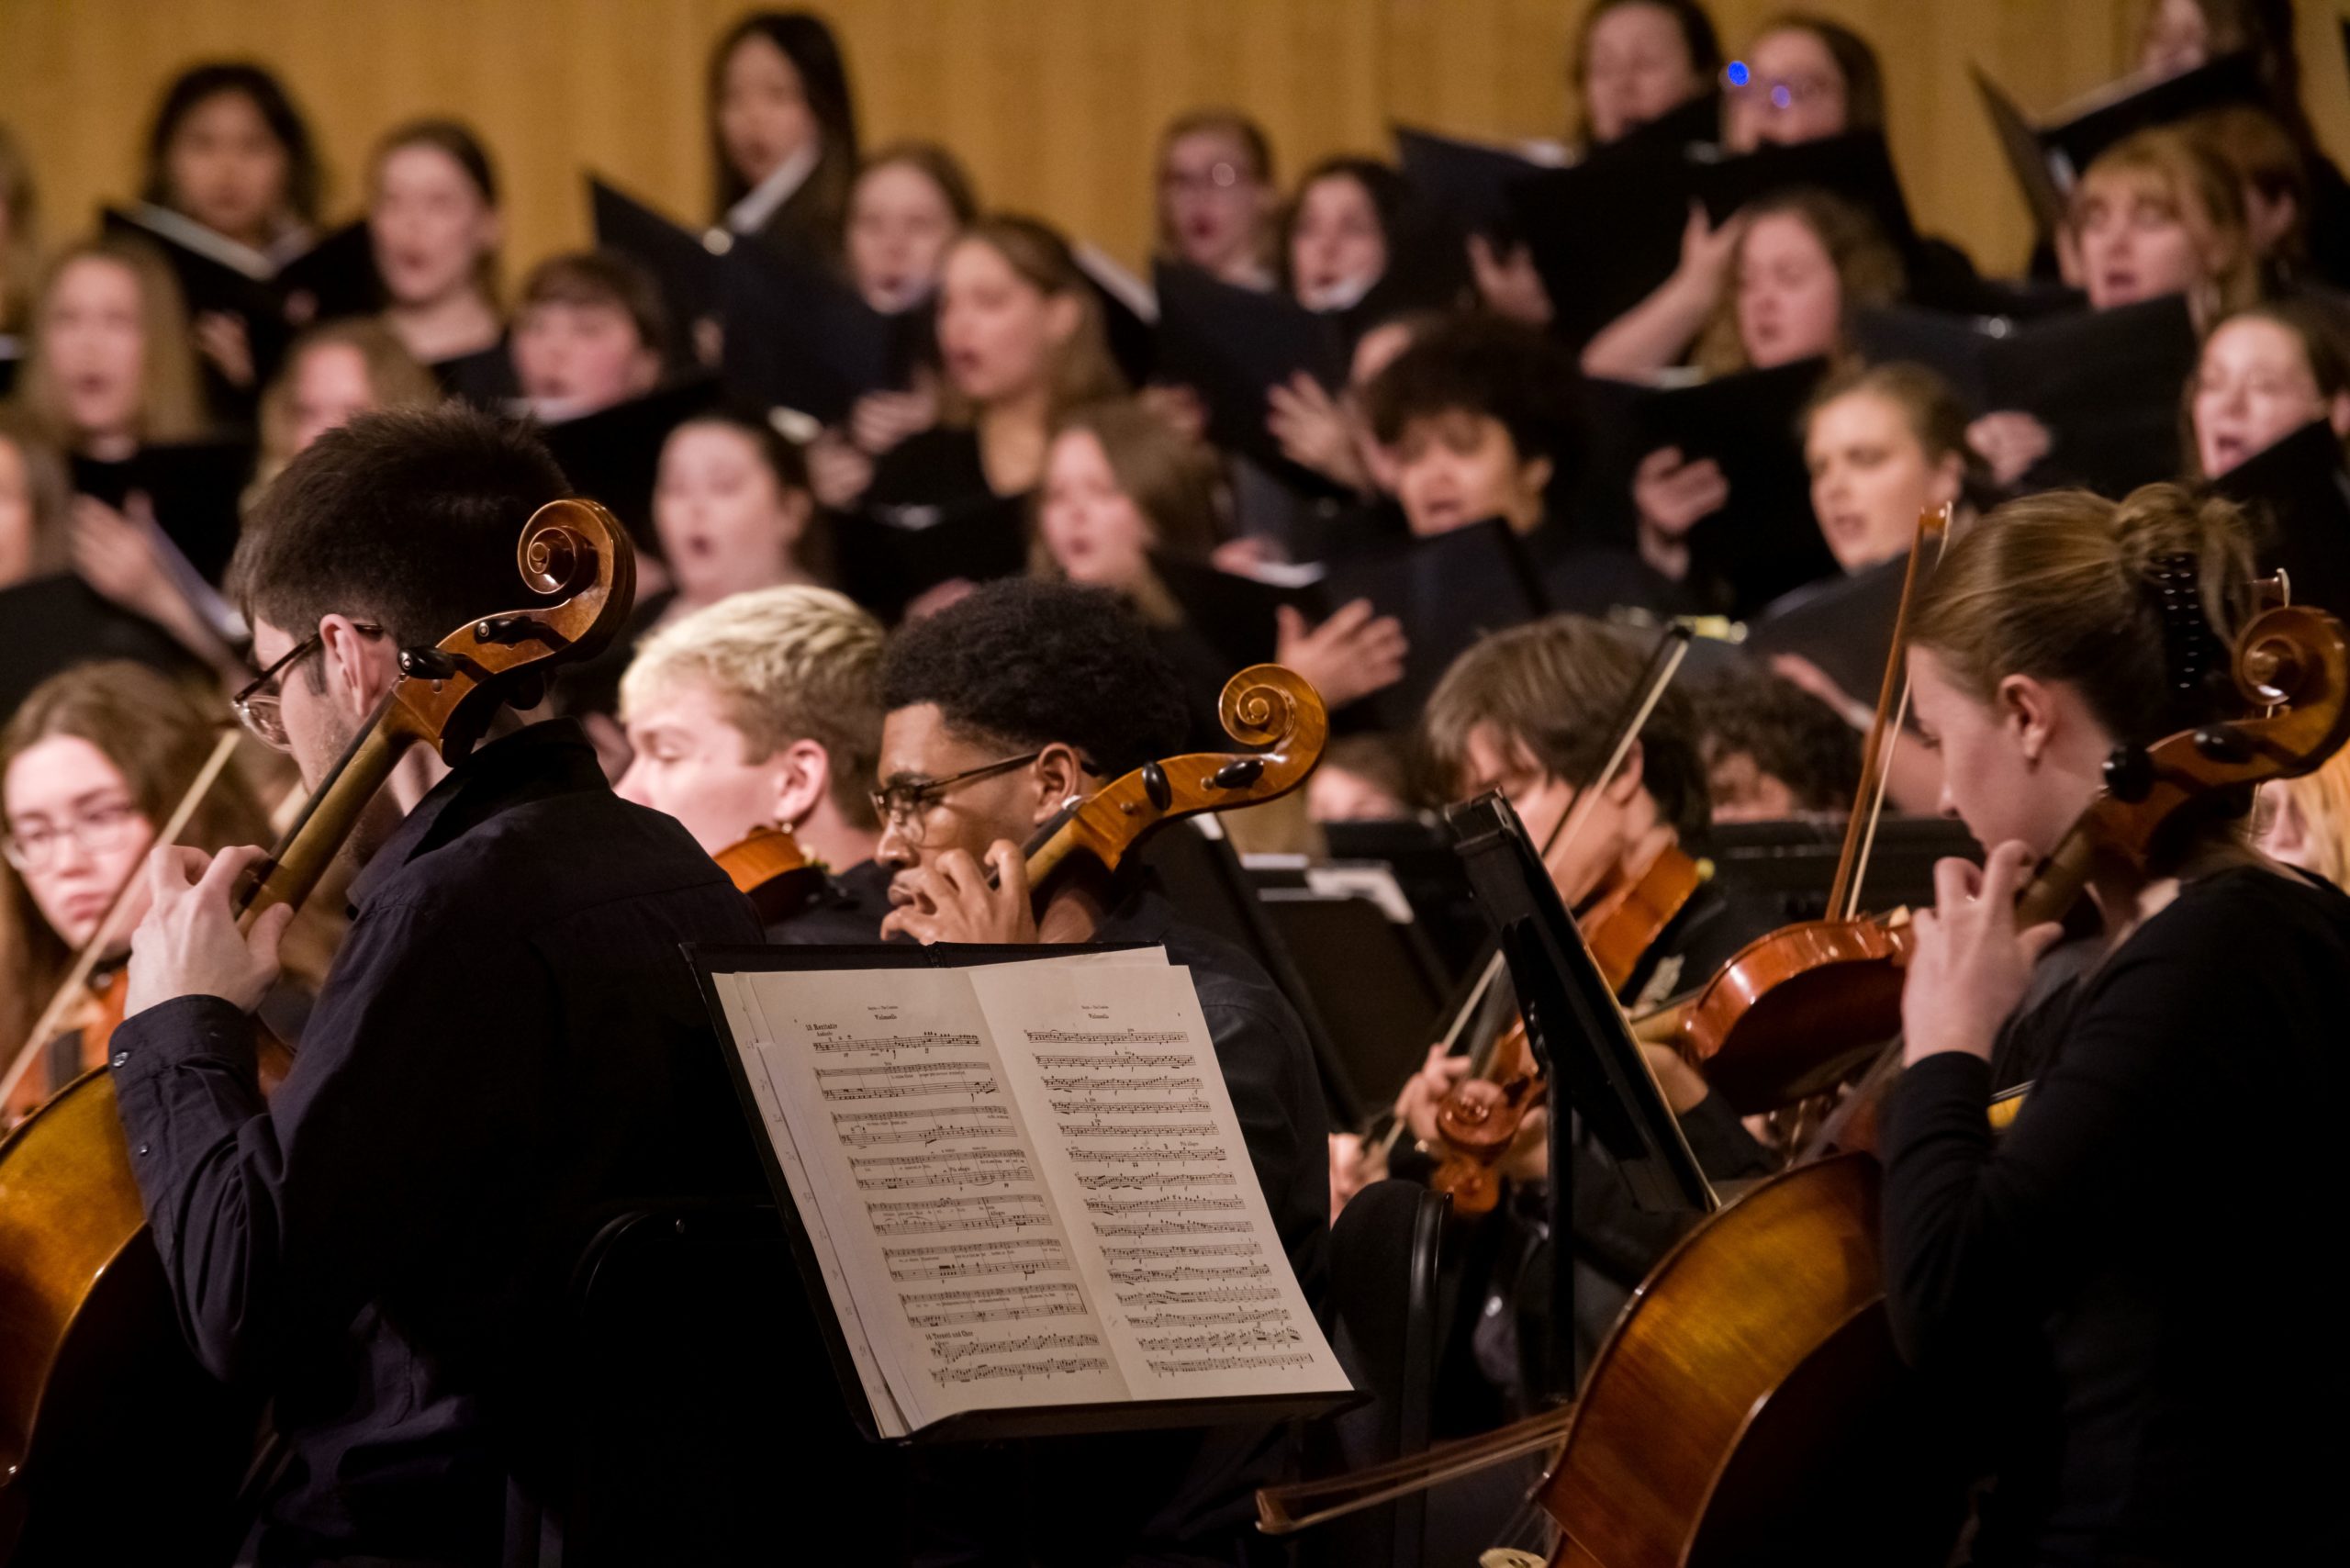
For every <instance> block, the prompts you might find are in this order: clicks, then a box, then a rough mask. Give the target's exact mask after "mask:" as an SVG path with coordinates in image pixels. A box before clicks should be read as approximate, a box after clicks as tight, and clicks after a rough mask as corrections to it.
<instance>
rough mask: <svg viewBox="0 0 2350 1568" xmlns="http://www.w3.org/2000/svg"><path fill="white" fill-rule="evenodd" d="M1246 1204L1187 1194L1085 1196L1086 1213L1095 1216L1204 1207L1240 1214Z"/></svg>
mask: <svg viewBox="0 0 2350 1568" xmlns="http://www.w3.org/2000/svg"><path fill="white" fill-rule="evenodd" d="M1247 1208H1248V1203H1247V1202H1246V1201H1245V1200H1243V1199H1241V1198H1237V1197H1230V1198H1209V1197H1202V1196H1198V1195H1195V1194H1192V1193H1160V1194H1158V1196H1157V1197H1153V1198H1088V1199H1086V1200H1085V1212H1086V1213H1088V1214H1097V1215H1174V1214H1186V1213H1197V1212H1199V1211H1201V1210H1206V1211H1209V1212H1211V1213H1218V1214H1239V1213H1242V1212H1244V1211H1245V1210H1246V1209H1247Z"/></svg>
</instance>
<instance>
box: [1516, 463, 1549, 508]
mask: <svg viewBox="0 0 2350 1568" xmlns="http://www.w3.org/2000/svg"><path fill="white" fill-rule="evenodd" d="M1558 471H1559V469H1558V465H1556V464H1554V463H1552V462H1551V461H1550V459H1549V458H1547V457H1529V458H1527V460H1526V461H1525V462H1523V463H1521V464H1519V465H1517V485H1518V488H1519V489H1520V490H1522V491H1524V492H1525V493H1526V494H1527V495H1528V496H1531V497H1533V498H1535V499H1537V500H1539V499H1540V498H1542V497H1544V496H1546V495H1548V494H1550V479H1551V476H1554V475H1555V474H1557V473H1558Z"/></svg>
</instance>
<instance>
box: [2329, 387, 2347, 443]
mask: <svg viewBox="0 0 2350 1568" xmlns="http://www.w3.org/2000/svg"><path fill="white" fill-rule="evenodd" d="M2325 422H2326V423H2327V424H2329V425H2331V426H2333V433H2334V434H2336V435H2338V436H2341V437H2343V438H2344V440H2350V392H2336V393H2335V394H2334V395H2333V397H2331V398H2327V399H2326V400H2325Z"/></svg>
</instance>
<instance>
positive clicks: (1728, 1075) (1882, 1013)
mask: <svg viewBox="0 0 2350 1568" xmlns="http://www.w3.org/2000/svg"><path fill="white" fill-rule="evenodd" d="M1949 530H1950V508H1949V507H1947V506H1943V507H1939V508H1935V509H1932V510H1927V511H1924V512H1920V513H1919V517H1918V530H1917V535H1916V537H1915V539H1914V540H1913V541H1912V542H1911V544H1910V548H1909V564H1908V568H1907V570H1906V571H1905V573H1904V575H1903V577H1902V583H1901V605H1900V609H1899V610H1897V612H1896V614H1895V616H1894V622H1893V647H1892V652H1891V653H1890V654H1889V655H1887V657H1886V665H1885V678H1884V681H1883V683H1882V684H1881V686H1880V687H1879V689H1878V692H1877V703H1876V712H1875V716H1874V719H1873V720H1872V721H1871V722H1870V725H1869V734H1868V740H1867V743H1866V745H1865V748H1864V749H1863V753H1862V767H1861V783H1860V787H1859V788H1858V789H1857V790H1854V791H1853V798H1852V816H1851V818H1850V819H1849V820H1848V821H1847V822H1846V823H1845V828H1844V846H1843V850H1842V852H1841V854H1840V855H1839V856H1838V857H1837V864H1836V877H1835V880H1834V882H1833V883H1832V885H1831V886H1830V890H1829V894H1828V914H1827V917H1826V918H1825V919H1821V920H1807V921H1802V922H1799V923H1797V924H1794V925H1786V926H1782V927H1780V928H1779V929H1778V930H1776V931H1774V932H1771V933H1769V934H1767V935H1762V936H1759V937H1757V938H1755V939H1754V940H1753V941H1752V942H1750V943H1748V944H1747V945H1746V946H1744V947H1743V948H1741V949H1740V950H1739V952H1738V953H1737V955H1736V956H1734V957H1733V958H1731V959H1730V960H1729V963H1727V964H1725V965H1723V966H1722V969H1721V970H1720V972H1719V973H1718V974H1716V975H1715V976H1714V977H1713V978H1712V979H1711V980H1708V981H1707V983H1706V985H1705V987H1704V988H1703V989H1702V990H1700V991H1698V993H1697V995H1696V997H1695V1000H1694V1001H1692V1002H1689V1003H1687V1004H1686V1007H1685V1009H1684V1012H1683V1013H1682V1014H1681V1022H1680V1030H1679V1040H1678V1042H1677V1043H1678V1045H1679V1047H1680V1050H1681V1053H1682V1055H1683V1056H1684V1057H1685V1058H1687V1059H1688V1060H1689V1062H1690V1064H1691V1065H1692V1066H1694V1067H1696V1068H1697V1069H1698V1070H1700V1071H1701V1072H1703V1073H1704V1074H1705V1075H1706V1079H1707V1082H1708V1083H1710V1084H1711V1085H1712V1086H1713V1087H1714V1089H1715V1090H1716V1092H1718V1093H1719V1094H1720V1095H1721V1096H1722V1098H1723V1099H1724V1100H1725V1101H1726V1102H1728V1103H1729V1105H1730V1106H1731V1107H1732V1108H1733V1109H1735V1110H1737V1111H1738V1112H1739V1113H1740V1114H1754V1113H1756V1112H1762V1111H1775V1110H1779V1109H1781V1108H1782V1107H1785V1106H1788V1105H1793V1104H1796V1103H1800V1102H1802V1101H1804V1100H1807V1099H1809V1098H1811V1097H1812V1096H1813V1095H1816V1094H1822V1093H1825V1092H1829V1091H1830V1090H1832V1089H1834V1088H1835V1087H1836V1086H1837V1085H1838V1084H1839V1083H1841V1082H1842V1081H1844V1080H1845V1079H1846V1078H1847V1077H1849V1076H1850V1075H1851V1073H1852V1070H1854V1069H1855V1068H1857V1067H1859V1066H1860V1065H1861V1064H1862V1063H1863V1062H1864V1061H1866V1060H1867V1059H1868V1058H1869V1056H1870V1054H1871V1053H1872V1052H1873V1051H1874V1050H1876V1049H1877V1048H1878V1047H1881V1046H1883V1045H1884V1043H1885V1042H1886V1040H1888V1039H1890V1038H1891V1037H1892V1036H1894V1035H1896V1034H1897V1033H1899V1031H1900V1028H1901V982H1902V976H1903V970H1904V969H1906V968H1907V966H1908V962H1909V947H1910V933H1909V925H1908V918H1909V917H1908V911H1906V910H1896V911H1894V912H1892V913H1890V914H1886V915H1882V916H1867V915H1863V914H1861V913H1860V911H1859V903H1860V890H1861V881H1862V878H1863V875H1864V873H1865V870H1866V867H1867V864H1868V853H1869V846H1870V845H1871V843H1872V841H1873V837H1874V834H1875V831H1876V823H1877V820H1878V817H1879V814H1880V813H1881V812H1882V811H1883V809H1884V805H1885V781H1886V769H1887V766H1888V764H1889V762H1890V759H1891V756H1892V748H1893V744H1894V741H1895V740H1896V738H1897V735H1898V734H1899V732H1900V728H1901V721H1902V716H1903V714H1904V712H1905V711H1906V710H1907V708H1908V694H1909V686H1908V675H1907V672H1906V666H1905V661H1904V659H1903V657H1902V648H1903V646H1904V644H1905V641H1906V639H1907V636H1908V625H1909V610H1910V606H1911V605H1912V604H1913V603H1914V602H1915V601H1916V599H1917V595H1918V590H1919V588H1920V587H1921V586H1922V584H1923V582H1924V580H1925V576H1926V573H1927V571H1928V570H1930V567H1929V566H1927V564H1926V554H1927V546H1928V545H1929V544H1932V545H1934V546H1935V550H1936V559H1937V560H1939V558H1940V547H1941V545H1942V543H1943V542H1945V541H1946V540H1947V538H1948V536H1949Z"/></svg>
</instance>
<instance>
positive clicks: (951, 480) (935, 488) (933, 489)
mask: <svg viewBox="0 0 2350 1568" xmlns="http://www.w3.org/2000/svg"><path fill="white" fill-rule="evenodd" d="M997 499H1000V498H999V497H998V496H997V495H996V493H995V489H994V487H992V486H990V484H989V483H988V470H987V465H986V463H985V462H984V461H983V460H982V459H981V457H980V455H979V431H976V430H973V429H972V428H971V427H969V426H968V425H933V426H931V427H930V429H928V430H926V431H915V432H914V433H913V434H912V435H910V436H908V437H906V439H905V440H903V441H901V442H899V443H898V444H897V445H895V446H893V447H891V448H890V450H889V451H887V452H885V453H883V454H881V455H880V456H879V457H878V458H876V459H874V462H873V483H872V484H870V485H869V486H867V487H866V491H865V498H864V501H863V503H862V504H863V505H865V506H866V507H867V508H868V509H874V510H886V509H893V508H901V507H936V508H939V509H940V510H955V509H957V508H962V507H968V506H973V505H977V504H979V503H983V502H987V501H992V500H997Z"/></svg>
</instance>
